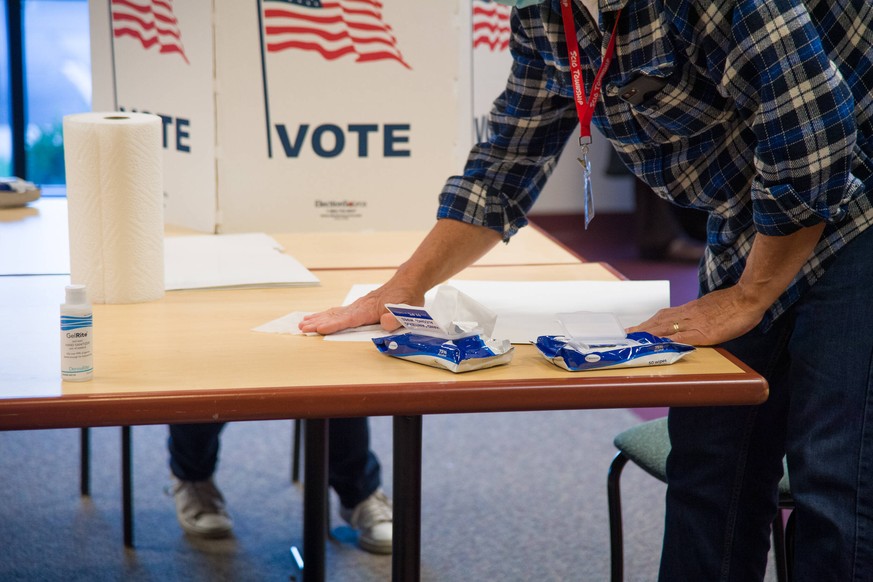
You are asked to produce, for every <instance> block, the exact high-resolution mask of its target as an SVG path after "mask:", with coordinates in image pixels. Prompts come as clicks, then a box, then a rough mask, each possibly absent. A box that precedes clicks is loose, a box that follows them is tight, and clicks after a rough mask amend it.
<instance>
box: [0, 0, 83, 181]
mask: <svg viewBox="0 0 873 582" xmlns="http://www.w3.org/2000/svg"><path fill="white" fill-rule="evenodd" d="M12 1H16V0H5V1H4V11H3V13H4V22H3V35H4V44H3V46H4V47H6V42H5V37H6V34H7V26H6V18H5V14H6V10H5V8H6V6H5V4H6V3H7V2H12ZM17 1H19V2H20V3H21V7H22V10H21V13H22V27H23V33H22V36H23V41H24V76H25V101H26V108H25V115H26V125H25V128H26V129H25V143H26V156H25V159H26V162H27V164H26V176H25V177H26V178H27V179H28V180H30V181H31V182H35V183H37V184H39V185H41V186H42V187H43V193H44V194H50V193H51V192H52V190H53V188H52V186H57V185H63V184H64V181H65V180H64V153H63V142H62V121H63V117H64V115H67V114H70V113H81V112H85V111H90V110H91V55H90V36H89V29H88V2H87V0H17ZM4 52H6V53H8V51H4ZM4 60H7V61H8V56H7V57H6V58H5V59H4ZM7 70H8V69H7ZM4 77H7V78H4V79H2V81H0V83H2V85H0V87H5V90H2V91H0V92H2V95H3V96H4V98H6V100H7V102H4V103H2V108H3V112H2V115H0V169H2V168H5V169H6V171H5V172H3V173H4V174H8V173H10V170H11V167H10V165H9V159H10V153H9V150H10V144H11V138H10V137H9V136H10V129H9V127H10V118H9V110H10V108H9V105H10V104H9V103H8V95H9V90H8V75H4ZM4 164H5V165H4ZM54 190H57V189H54ZM61 192H62V190H61Z"/></svg>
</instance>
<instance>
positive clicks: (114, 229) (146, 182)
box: [64, 112, 164, 303]
mask: <svg viewBox="0 0 873 582" xmlns="http://www.w3.org/2000/svg"><path fill="white" fill-rule="evenodd" d="M162 156H163V152H162V149H161V119H160V118H159V117H158V116H156V115H150V114H145V113H126V112H121V113H114V112H113V113H82V114H76V115H67V116H65V117H64V160H65V164H66V174H67V204H68V209H69V224H70V278H71V281H72V282H73V283H78V284H84V285H86V286H87V287H88V296H89V298H90V299H91V301H92V302H93V303H138V302H141V301H152V300H155V299H160V298H161V297H163V295H164V206H163V166H162V159H163V158H162Z"/></svg>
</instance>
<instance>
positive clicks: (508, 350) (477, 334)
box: [373, 285, 513, 372]
mask: <svg viewBox="0 0 873 582" xmlns="http://www.w3.org/2000/svg"><path fill="white" fill-rule="evenodd" d="M385 307H386V308H388V311H390V312H391V313H392V315H394V317H396V318H397V321H399V322H400V323H401V325H403V327H404V328H406V329H407V330H408V331H407V332H406V333H401V334H395V335H389V336H385V337H379V338H373V343H374V344H376V348H377V349H378V350H379V351H380V352H382V353H383V354H386V355H389V356H394V357H396V358H402V359H405V360H409V361H410V362H416V363H419V364H424V365H426V366H433V367H436V368H445V369H447V370H450V371H452V372H469V371H471V370H481V369H483V368H491V367H494V366H499V365H502V364H508V363H509V362H510V361H511V360H512V354H513V347H512V344H511V343H510V341H509V340H497V339H493V338H491V337H490V336H491V333H492V332H493V331H494V324H495V322H496V321H497V316H496V315H495V314H494V313H492V312H491V311H490V310H488V309H487V308H485V307H484V306H483V305H481V304H480V303H478V302H477V301H475V300H474V299H472V298H471V297H470V296H468V295H465V294H464V293H461V292H460V291H458V290H457V289H455V288H454V287H451V286H450V285H442V286H440V287H439V288H438V289H437V291H436V295H435V297H434V299H433V301H432V302H431V303H430V305H428V306H427V307H418V306H413V305H404V304H388V305H386V306H385Z"/></svg>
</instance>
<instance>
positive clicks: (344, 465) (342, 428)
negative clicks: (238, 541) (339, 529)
mask: <svg viewBox="0 0 873 582" xmlns="http://www.w3.org/2000/svg"><path fill="white" fill-rule="evenodd" d="M329 426H330V429H329V431H330V433H329V441H330V451H329V462H328V468H329V481H330V485H331V486H332V487H333V488H334V490H335V491H336V492H337V494H338V495H339V498H340V503H341V508H340V514H341V515H342V516H343V518H344V519H346V521H348V522H349V524H350V525H351V526H352V527H354V528H355V529H357V530H358V532H359V543H360V545H361V547H362V548H363V549H365V550H367V551H371V552H376V553H390V552H391V541H392V536H391V533H392V512H391V502H390V500H389V499H388V498H387V497H386V496H385V494H384V493H383V492H382V490H381V489H380V484H381V467H380V465H379V461H378V459H377V458H376V455H375V454H374V453H373V451H371V450H370V433H369V421H368V419H367V418H366V417H363V418H347V419H336V420H332V421H331V422H330V425H329ZM223 428H224V424H223V423H211V424H175V425H170V426H169V429H170V436H169V439H168V441H167V446H168V450H169V453H170V471H171V473H172V477H173V497H174V499H175V503H176V517H177V518H178V520H179V524H180V525H181V526H182V529H183V530H184V531H186V532H187V533H189V534H193V535H197V536H201V537H212V538H215V537H224V536H227V535H229V534H230V532H231V529H232V527H233V524H232V521H231V518H230V516H229V515H228V513H227V510H226V508H225V502H224V497H223V496H222V494H221V492H220V491H219V489H218V488H217V487H216V486H215V483H214V481H213V474H214V473H215V468H216V466H217V464H218V452H219V447H220V441H219V435H220V433H221V430H222V429H223Z"/></svg>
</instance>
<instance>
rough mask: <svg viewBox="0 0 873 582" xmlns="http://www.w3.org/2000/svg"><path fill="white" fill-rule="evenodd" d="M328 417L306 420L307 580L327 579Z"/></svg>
mask: <svg viewBox="0 0 873 582" xmlns="http://www.w3.org/2000/svg"><path fill="white" fill-rule="evenodd" d="M328 422H329V421H328V420H327V419H321V418H311V419H307V420H306V421H305V431H306V433H305V436H304V439H303V441H304V447H305V448H306V450H305V452H304V457H303V471H304V473H303V580H304V581H305V582H323V581H324V577H325V548H324V544H325V538H326V537H327V451H328V448H327V447H328V432H327V429H328Z"/></svg>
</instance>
